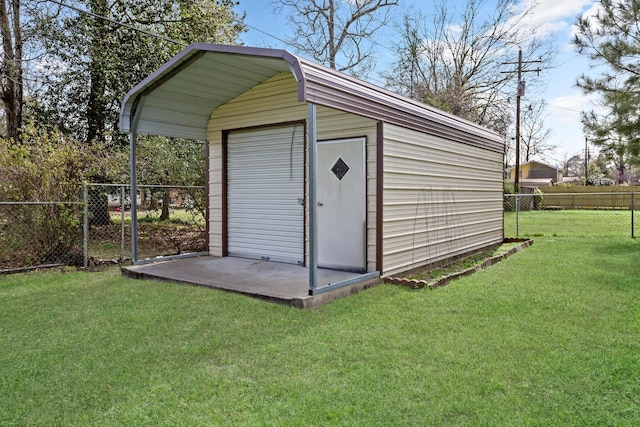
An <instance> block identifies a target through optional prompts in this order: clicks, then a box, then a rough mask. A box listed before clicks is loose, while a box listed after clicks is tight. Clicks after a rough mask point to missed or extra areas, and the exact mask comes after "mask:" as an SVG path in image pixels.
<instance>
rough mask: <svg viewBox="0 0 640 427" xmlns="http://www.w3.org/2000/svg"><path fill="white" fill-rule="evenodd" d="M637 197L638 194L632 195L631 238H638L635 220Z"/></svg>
mask: <svg viewBox="0 0 640 427" xmlns="http://www.w3.org/2000/svg"><path fill="white" fill-rule="evenodd" d="M635 195H636V193H631V237H632V238H635V237H636V222H635V219H634V216H635V210H636V203H635Z"/></svg>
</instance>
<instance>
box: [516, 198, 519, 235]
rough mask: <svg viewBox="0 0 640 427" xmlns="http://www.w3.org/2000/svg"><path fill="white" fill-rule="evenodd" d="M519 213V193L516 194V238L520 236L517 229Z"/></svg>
mask: <svg viewBox="0 0 640 427" xmlns="http://www.w3.org/2000/svg"><path fill="white" fill-rule="evenodd" d="M519 213H520V194H519V193H518V194H516V238H518V237H520V234H519V230H518V214H519Z"/></svg>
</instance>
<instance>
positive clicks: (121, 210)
mask: <svg viewBox="0 0 640 427" xmlns="http://www.w3.org/2000/svg"><path fill="white" fill-rule="evenodd" d="M125 196H126V194H125V187H124V186H122V187H120V262H121V263H123V262H124V211H125V205H126V204H125V200H124V198H125Z"/></svg>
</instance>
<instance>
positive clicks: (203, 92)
mask: <svg viewBox="0 0 640 427" xmlns="http://www.w3.org/2000/svg"><path fill="white" fill-rule="evenodd" d="M286 71H289V72H292V73H293V75H294V77H295V79H296V81H297V82H298V101H299V102H312V103H315V104H318V105H323V106H326V107H330V108H335V109H338V110H342V111H347V112H350V113H354V114H357V115H360V116H364V117H369V118H372V119H375V120H380V121H383V122H388V123H393V124H397V125H400V126H403V127H406V128H409V129H414V130H419V131H421V132H427V133H429V134H433V135H437V136H442V137H444V138H447V139H451V140H454V141H458V142H462V143H465V144H470V145H474V146H478V147H482V148H486V149H489V150H492V151H498V152H503V150H504V142H503V140H502V138H501V137H500V136H499V135H498V134H496V133H495V132H493V131H491V130H489V129H487V128H484V127H482V126H479V125H477V124H475V123H472V122H469V121H466V120H463V119H461V118H459V117H456V116H453V115H451V114H448V113H445V112H442V111H440V110H438V109H436V108H432V107H429V106H427V105H425V104H422V103H419V102H416V101H413V100H410V99H408V98H404V97H402V96H400V95H397V94H395V93H393V92H390V91H388V90H385V89H382V88H379V87H377V86H374V85H371V84H369V83H366V82H363V81H360V80H357V79H355V78H353V77H349V76H347V75H344V74H342V73H339V72H337V71H335V70H332V69H329V68H326V67H324V66H322V65H318V64H315V63H313V62H311V61H307V60H305V59H302V58H299V57H297V56H295V55H292V54H290V53H289V52H287V51H284V50H276V49H264V48H252V47H246V46H228V45H216V44H208V43H194V44H192V45H189V46H188V47H187V48H185V49H184V50H183V51H182V52H180V53H179V54H178V55H176V56H175V57H174V58H173V59H171V60H170V61H169V62H167V63H166V64H165V65H163V66H162V67H161V68H160V69H158V70H157V71H156V72H154V73H153V74H151V75H150V76H149V77H147V78H146V79H145V80H143V81H142V82H141V83H140V84H138V85H137V86H135V87H134V88H133V89H131V91H129V93H127V95H126V96H125V98H124V100H123V102H122V107H121V111H120V129H121V130H122V131H124V132H128V131H130V130H131V119H132V111H139V121H138V126H137V131H138V132H140V133H149V134H154V135H164V136H170V137H177V138H189V139H201V140H204V139H206V129H207V122H208V121H209V118H210V116H211V113H212V112H213V110H214V109H216V108H217V107H218V106H220V105H222V104H224V103H225V102H227V101H229V100H231V99H233V98H235V97H236V96H238V95H240V94H242V93H243V92H245V91H246V90H248V89H250V88H252V87H254V86H256V85H257V84H259V83H261V82H263V81H264V80H266V79H268V78H270V77H272V76H274V75H276V74H278V73H281V72H286Z"/></svg>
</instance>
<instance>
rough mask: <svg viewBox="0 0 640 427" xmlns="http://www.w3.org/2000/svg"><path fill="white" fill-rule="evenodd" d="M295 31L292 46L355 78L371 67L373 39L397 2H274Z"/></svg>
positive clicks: (300, 0)
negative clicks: (286, 12)
mask: <svg viewBox="0 0 640 427" xmlns="http://www.w3.org/2000/svg"><path fill="white" fill-rule="evenodd" d="M272 4H273V5H274V6H275V7H276V9H278V10H282V9H286V10H287V11H288V12H289V15H288V19H289V20H290V22H291V25H292V26H293V28H294V36H293V37H291V40H290V43H291V45H292V46H294V48H295V49H297V50H298V51H299V52H302V53H303V54H307V55H309V56H311V58H313V59H314V60H316V61H317V62H319V63H322V64H325V65H327V66H329V67H331V68H333V69H336V70H339V71H343V72H349V73H351V74H354V75H358V74H366V72H367V71H368V70H369V69H370V67H371V52H372V48H373V46H372V42H371V38H372V37H373V35H374V34H375V33H376V32H377V31H378V30H379V29H380V28H381V27H383V26H384V25H386V23H387V22H388V19H389V11H390V10H391V7H393V6H397V5H398V0H350V1H343V0H272Z"/></svg>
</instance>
